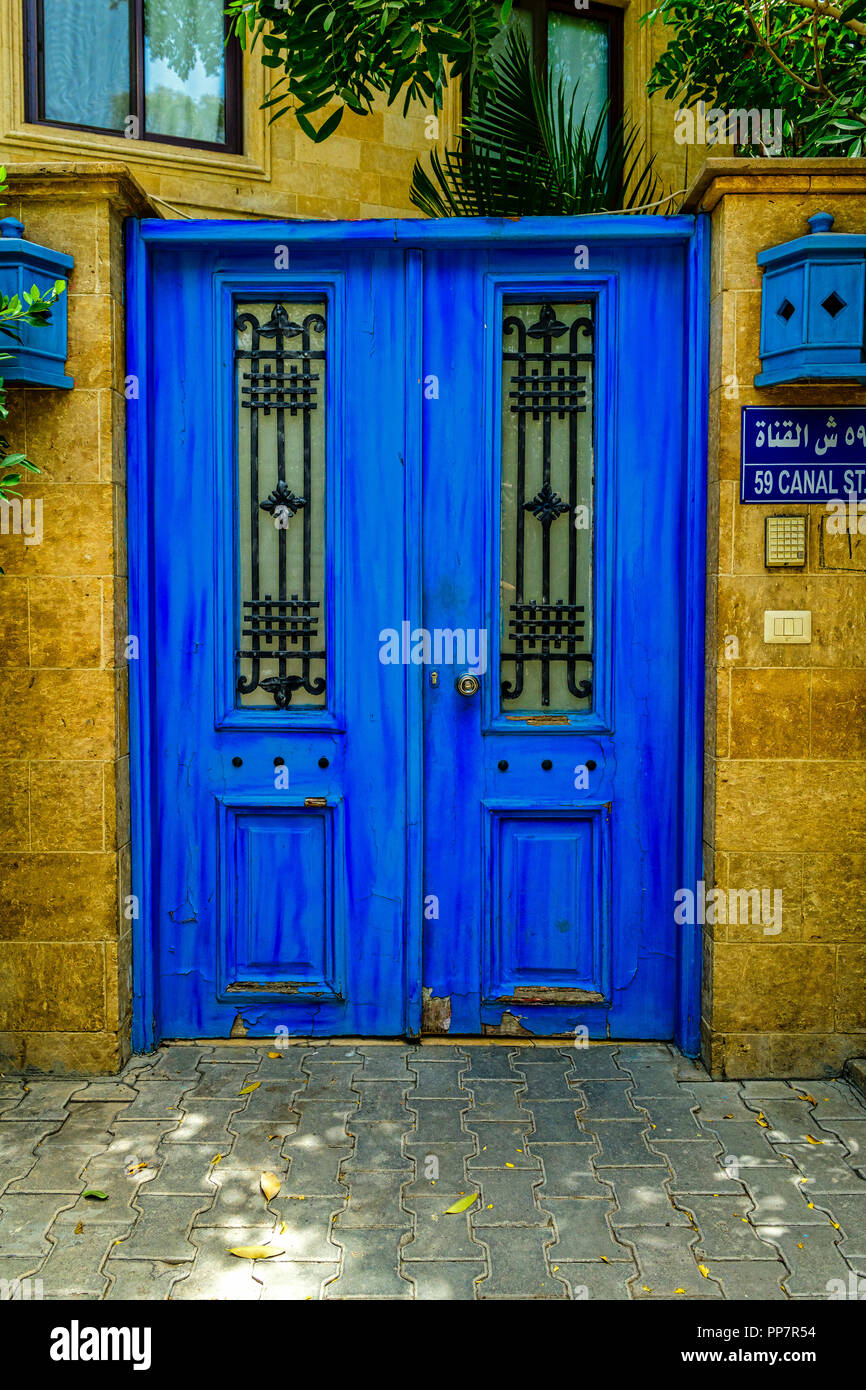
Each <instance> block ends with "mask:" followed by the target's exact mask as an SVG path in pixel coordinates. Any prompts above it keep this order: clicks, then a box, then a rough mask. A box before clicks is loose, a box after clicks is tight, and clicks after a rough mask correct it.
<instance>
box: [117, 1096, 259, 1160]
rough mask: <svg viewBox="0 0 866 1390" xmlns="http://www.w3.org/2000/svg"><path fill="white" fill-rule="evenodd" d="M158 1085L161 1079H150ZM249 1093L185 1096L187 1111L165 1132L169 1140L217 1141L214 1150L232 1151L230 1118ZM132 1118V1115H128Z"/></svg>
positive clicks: (176, 1142)
mask: <svg viewBox="0 0 866 1390" xmlns="http://www.w3.org/2000/svg"><path fill="white" fill-rule="evenodd" d="M149 1084H151V1085H153V1086H158V1085H160V1084H161V1083H160V1082H157V1081H154V1082H151V1083H149ZM245 1100H246V1096H241V1097H240V1098H239V1099H236V1100H196V1099H195V1097H194V1096H190V1097H185V1098H184V1108H183V1113H182V1114H181V1113H178V1116H177V1121H178V1123H177V1126H176V1128H174V1129H172V1130H171V1131H170V1132H169V1133H168V1134H166V1136H165V1143H166V1144H215V1145H216V1148H215V1149H214V1153H217V1152H220V1153H228V1151H229V1149H230V1148H231V1146H232V1135H231V1133H230V1132H229V1121H230V1120H231V1118H232V1116H233V1115H236V1114H237V1113H238V1112H239V1111H242V1110H243V1108H244V1101H245ZM124 1118H128V1117H124Z"/></svg>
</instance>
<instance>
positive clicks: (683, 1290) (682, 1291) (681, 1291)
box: [674, 1289, 685, 1293]
mask: <svg viewBox="0 0 866 1390" xmlns="http://www.w3.org/2000/svg"><path fill="white" fill-rule="evenodd" d="M674 1293H685V1289H674Z"/></svg>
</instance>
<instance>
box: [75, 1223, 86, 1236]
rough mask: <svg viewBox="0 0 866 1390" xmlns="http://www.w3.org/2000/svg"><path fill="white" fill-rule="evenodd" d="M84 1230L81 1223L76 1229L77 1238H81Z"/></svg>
mask: <svg viewBox="0 0 866 1390" xmlns="http://www.w3.org/2000/svg"><path fill="white" fill-rule="evenodd" d="M83 1230H84V1227H83V1225H82V1224H81V1222H80V1221H79V1223H78V1225H77V1226H76V1227H75V1234H76V1235H77V1236H80V1235H81V1233H82V1231H83Z"/></svg>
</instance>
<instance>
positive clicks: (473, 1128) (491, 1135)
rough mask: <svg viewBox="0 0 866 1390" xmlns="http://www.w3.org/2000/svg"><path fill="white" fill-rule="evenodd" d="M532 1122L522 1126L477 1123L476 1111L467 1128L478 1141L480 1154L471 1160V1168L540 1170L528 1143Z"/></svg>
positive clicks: (537, 1160) (492, 1122) (480, 1121)
mask: <svg viewBox="0 0 866 1390" xmlns="http://www.w3.org/2000/svg"><path fill="white" fill-rule="evenodd" d="M528 1123H529V1121H528V1119H527V1120H526V1121H524V1122H523V1123H521V1124H509V1123H507V1122H505V1123H499V1124H497V1123H496V1122H495V1121H492V1120H473V1119H472V1112H471V1111H470V1113H469V1114H468V1115H467V1116H466V1128H467V1131H468V1132H469V1133H470V1134H474V1135H475V1136H476V1138H477V1139H478V1152H477V1154H474V1155H473V1156H472V1157H471V1158H470V1159H469V1169H470V1171H471V1170H472V1169H473V1168H504V1167H505V1166H506V1165H507V1164H510V1165H511V1167H512V1168H539V1167H540V1160H539V1159H537V1158H534V1157H533V1156H532V1154H530V1153H529V1151H528V1148H527V1144H526V1129H525V1128H524V1124H526V1125H527V1126H528Z"/></svg>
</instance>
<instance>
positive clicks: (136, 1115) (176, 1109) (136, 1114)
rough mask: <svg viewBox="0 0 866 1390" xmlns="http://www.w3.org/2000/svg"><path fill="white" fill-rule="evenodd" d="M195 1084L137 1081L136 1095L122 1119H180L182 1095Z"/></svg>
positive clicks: (128, 1120)
mask: <svg viewBox="0 0 866 1390" xmlns="http://www.w3.org/2000/svg"><path fill="white" fill-rule="evenodd" d="M193 1085H194V1081H193V1080H190V1079H187V1080H183V1081H150V1080H147V1081H137V1082H136V1084H135V1091H136V1096H135V1100H134V1101H133V1102H132V1104H131V1105H129V1106H127V1108H126V1109H125V1110H124V1112H123V1116H122V1117H121V1118H122V1119H124V1120H126V1121H127V1123H131V1122H132V1121H133V1120H179V1119H180V1114H181V1109H182V1108H183V1102H182V1097H183V1096H184V1094H185V1093H186V1092H187V1091H189V1090H190V1089H191V1088H192V1086H193Z"/></svg>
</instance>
